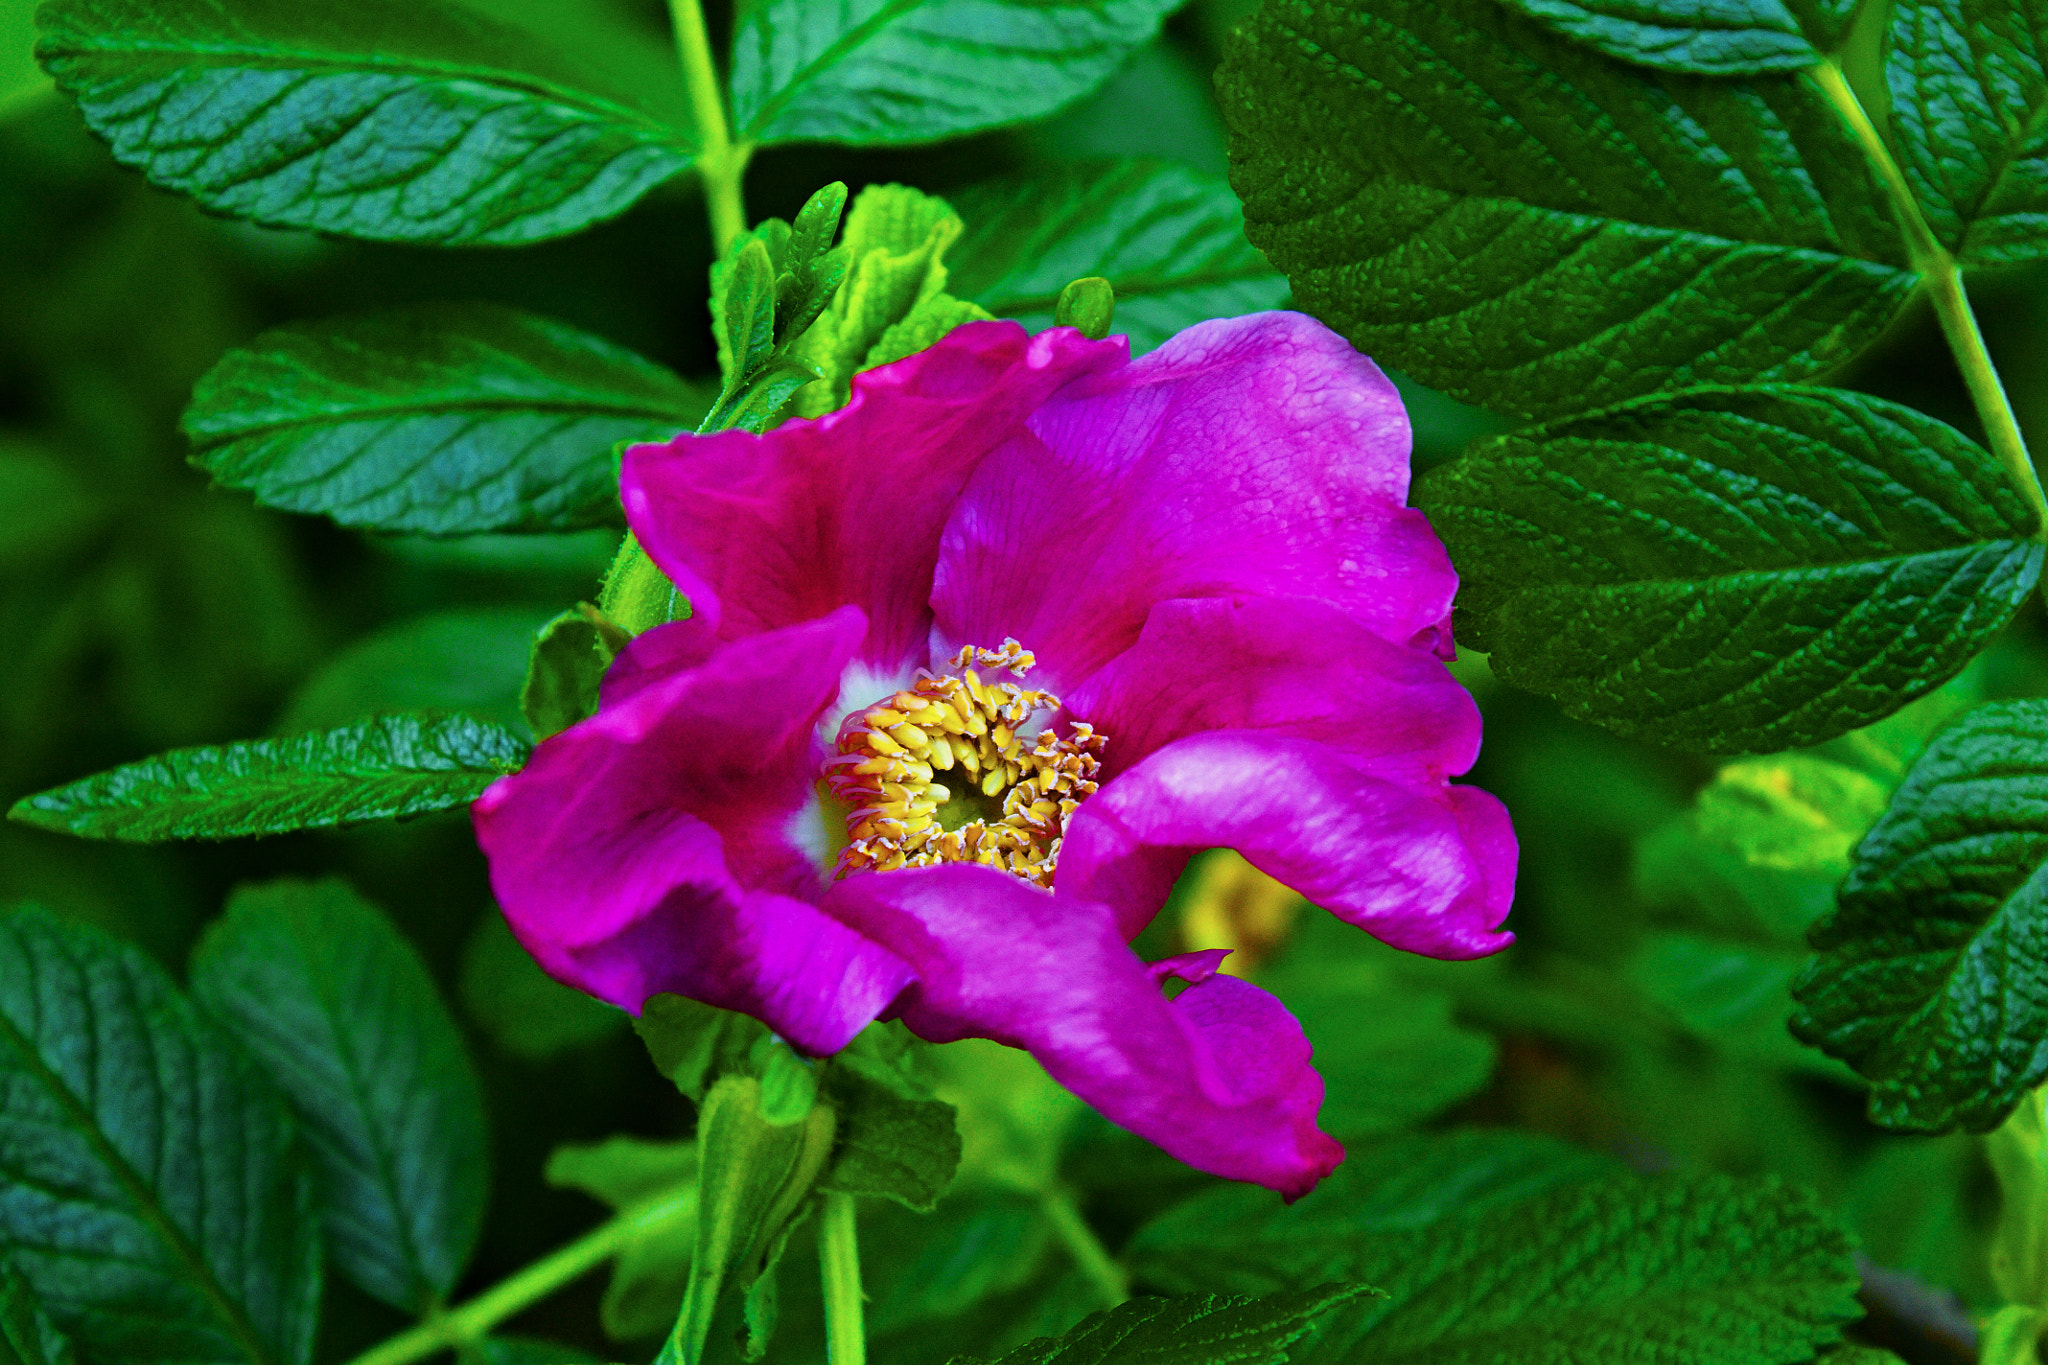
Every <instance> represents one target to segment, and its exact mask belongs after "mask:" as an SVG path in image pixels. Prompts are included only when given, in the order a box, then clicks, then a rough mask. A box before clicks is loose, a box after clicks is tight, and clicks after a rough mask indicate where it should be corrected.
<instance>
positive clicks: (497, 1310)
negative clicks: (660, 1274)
mask: <svg viewBox="0 0 2048 1365" xmlns="http://www.w3.org/2000/svg"><path fill="white" fill-rule="evenodd" d="M694 1194H695V1191H694V1190H691V1191H690V1192H688V1193H685V1194H678V1195H676V1196H675V1197H674V1198H670V1199H662V1200H657V1201H655V1202H653V1203H649V1204H643V1205H641V1206H640V1207H639V1208H635V1209H629V1210H627V1211H626V1212H624V1213H622V1214H620V1215H619V1216H618V1217H616V1218H613V1219H612V1220H611V1221H609V1222H606V1223H602V1224H599V1225H598V1226H597V1227H595V1228H593V1229H591V1230H590V1231H589V1232H586V1233H584V1234H583V1235H582V1236H581V1237H578V1238H577V1239H576V1240H575V1241H573V1242H571V1243H569V1244H568V1245H567V1246H564V1247H560V1248H558V1249H556V1250H555V1251H552V1252H550V1253H549V1254H548V1255H546V1256H543V1257H542V1258H541V1259H540V1260H538V1261H535V1262H534V1263H533V1264H532V1265H530V1266H528V1267H526V1269H524V1270H522V1271H519V1272H518V1273H517V1274H515V1275H513V1276H511V1277H510V1278H509V1279H505V1280H501V1281H500V1282H498V1283H497V1284H495V1285H493V1286H492V1287H491V1288H489V1289H487V1290H485V1291H484V1292H483V1293H481V1294H479V1295H477V1296H476V1297H475V1298H473V1299H471V1300H470V1301H469V1302H468V1303H466V1304H464V1305H462V1307H460V1308H456V1309H453V1310H451V1311H449V1312H446V1313H441V1314H438V1315H436V1316H434V1317H431V1318H429V1319H427V1320H426V1321H425V1322H422V1323H421V1324H420V1325H419V1326H417V1327H414V1328H412V1329H411V1330H409V1331H405V1332H400V1333H399V1334H398V1335H397V1336H395V1337H392V1338H390V1339H389V1340H387V1341H384V1342H382V1343H380V1344H378V1345H376V1346H373V1347H371V1348H370V1349H369V1350H367V1351H365V1352H363V1353H362V1354H361V1355H359V1356H357V1357H356V1358H355V1359H354V1360H352V1361H350V1362H349V1363H348V1365H407V1362H409V1361H414V1360H421V1359H424V1358H425V1357H427V1356H430V1355H432V1354H434V1353H435V1352H436V1351H442V1350H447V1349H448V1348H450V1347H454V1346H460V1345H462V1344H464V1343H466V1342H471V1341H476V1340H478V1339H479V1338H481V1337H482V1336H483V1335H484V1334H485V1333H487V1332H489V1331H490V1330H491V1328H493V1327H495V1326H497V1325H498V1324H499V1323H500V1322H502V1321H504V1320H505V1319H506V1318H509V1317H511V1316H512V1315H513V1314H514V1313H517V1312H519V1311H520V1310H521V1309H523V1308H526V1307H528V1306H529V1305H531V1304H534V1303H537V1302H539V1301H540V1300H541V1299H544V1298H546V1297H547V1296H548V1295H549V1294H552V1293H554V1292H555V1291H556V1290H557V1289H560V1288H561V1287H562V1286H563V1285H565V1284H568V1283H569V1282H570V1281H571V1280H574V1279H576V1278H577V1277H579V1276H581V1275H583V1274H586V1273H587V1272H589V1271H591V1270H595V1269H596V1268H597V1267H598V1266H600V1265H603V1264H604V1263H605V1262H606V1261H608V1260H610V1259H611V1258H612V1257H614V1256H616V1255H618V1254H619V1252H620V1251H622V1250H624V1248H625V1246H626V1244H627V1243H628V1242H630V1241H631V1240H632V1239H633V1237H634V1236H635V1234H637V1233H639V1232H640V1231H642V1230H643V1229H645V1228H646V1227H648V1226H650V1225H652V1224H654V1223H658V1222H660V1221H661V1220H663V1219H665V1218H670V1217H673V1216H674V1215H675V1211H676V1203H677V1201H678V1200H683V1199H688V1198H691V1197H693V1196H694Z"/></svg>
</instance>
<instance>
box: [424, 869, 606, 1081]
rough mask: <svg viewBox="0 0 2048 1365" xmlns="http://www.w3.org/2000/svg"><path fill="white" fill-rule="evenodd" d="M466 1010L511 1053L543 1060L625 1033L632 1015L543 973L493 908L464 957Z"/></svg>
mask: <svg viewBox="0 0 2048 1365" xmlns="http://www.w3.org/2000/svg"><path fill="white" fill-rule="evenodd" d="M460 989H461V993H462V1004H463V1008H464V1009H466V1010H468V1011H469V1016H470V1018H472V1019H474V1020H475V1021H476V1022H477V1023H478V1024H480V1025H482V1026H483V1028H484V1030H485V1031H486V1032H488V1033H489V1034H490V1035H491V1036H492V1037H493V1038H495V1039H496V1040H497V1041H498V1043H499V1044H500V1045H502V1046H503V1047H504V1049H505V1050H506V1051H507V1052H510V1053H512V1054H513V1055H514V1056H518V1057H523V1058H525V1059H527V1060H528V1061H545V1060H547V1059H548V1058H550V1057H553V1056H556V1055H557V1054H559V1053H562V1052H565V1051H567V1050H568V1049H570V1048H573V1047H577V1046H580V1045H582V1044H584V1043H592V1042H596V1041H597V1040H598V1039H600V1038H606V1037H609V1036H611V1035H612V1034H614V1033H617V1032H618V1031H620V1030H621V1029H623V1028H625V1027H626V1025H627V1023H628V1022H630V1020H631V1018H632V1016H631V1015H629V1014H627V1013H626V1012H625V1011H624V1010H620V1009H615V1008H613V1007H612V1006H610V1005H607V1004H605V1003H604V1002H603V1001H601V1000H595V999H592V998H591V997H590V996H587V995H585V994H584V993H583V992H582V991H579V990H572V989H571V988H570V987H568V986H564V985H563V984H561V983H560V982H559V981H556V980H554V979H553V978H552V977H550V976H549V975H548V974H547V973H546V972H544V971H542V970H541V969H540V964H539V963H537V962H535V961H534V960H533V958H532V957H531V956H530V955H529V954H528V953H527V951H526V949H524V948H522V947H520V946H519V941H518V940H517V939H515V938H513V937H512V931H511V930H510V929H507V928H506V927H505V917H504V916H503V915H501V914H499V913H498V911H497V909H496V908H495V907H493V908H492V909H490V910H489V911H487V912H486V913H485V916H484V921H483V923H481V924H479V925H478V926H477V928H476V932H475V933H473V934H471V935H470V939H469V943H468V944H467V946H465V947H464V949H463V953H462V979H461V988H460Z"/></svg>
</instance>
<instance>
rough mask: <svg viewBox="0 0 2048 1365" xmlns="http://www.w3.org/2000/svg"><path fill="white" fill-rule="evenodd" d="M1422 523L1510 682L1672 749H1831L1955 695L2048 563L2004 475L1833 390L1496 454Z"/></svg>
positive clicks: (1459, 477)
mask: <svg viewBox="0 0 2048 1365" xmlns="http://www.w3.org/2000/svg"><path fill="white" fill-rule="evenodd" d="M1417 502H1418V505H1420V506H1421V507H1423V508H1424V509H1425V510H1426V511H1427V512H1428V513H1429V516H1430V521H1431V523H1432V524H1433V525H1434V526H1435V527H1436V529H1437V531H1438V533H1439V534H1441V535H1442V536H1443V537H1444V540H1445V542H1446V544H1447V545H1448V546H1449V547H1450V551H1451V558H1452V560H1453V561H1454V562H1455V563H1456V564H1457V566H1458V571H1459V574H1460V576H1461V578H1462V579H1463V583H1462V586H1461V593H1460V598H1459V604H1458V605H1459V623H1460V630H1461V636H1462V638H1464V639H1466V640H1469V641H1470V643H1471V644H1473V645H1474V646H1475V647H1477V648H1479V649H1484V650H1490V651H1491V656H1490V661H1491V664H1492V667H1493V670H1494V672H1495V673H1496V674H1498V675H1499V676H1500V677H1501V678H1502V679H1503V680H1504V681H1507V682H1511V683H1514V684H1516V685H1517V686H1521V687H1527V688H1530V689H1532V690H1535V691H1540V692H1544V693H1547V694H1548V695H1550V696H1553V697H1555V698H1557V699H1558V701H1559V702H1560V703H1561V704H1562V705H1563V706H1564V708H1565V710H1566V711H1567V712H1569V713H1570V714H1572V715H1574V716H1577V717H1580V718H1582V719H1586V720H1592V721H1595V722H1597V723H1599V724H1601V725H1605V726H1607V727H1608V728H1609V729H1612V730H1615V731H1617V732H1618V733H1620V734H1623V735H1628V736H1631V737H1640V738H1643V739H1647V740H1650V741H1652V742H1654V743H1660V744H1668V745H1673V746H1678V747H1684V748H1693V749H1705V750H1710V751H1722V752H1727V751H1743V750H1750V751H1769V750H1774V749H1782V748H1787V747H1789V746H1792V745H1801V744H1813V743H1818V742H1819V741H1821V740H1824V739H1828V738H1830V737H1832V736H1834V735H1838V734H1841V733H1842V732H1843V731H1845V730H1849V729H1852V728H1854V727H1856V726H1859V725H1866V724H1868V723H1870V722H1871V721H1873V720H1876V719H1878V718H1879V717H1881V716H1883V715H1885V714H1886V713H1888V712H1890V711H1893V710H1896V709H1897V708H1898V707H1899V706H1901V705H1903V704H1904V703H1906V702H1908V701H1910V700H1912V699H1913V698H1914V697H1916V696H1918V695H1920V694H1921V693H1923V692H1926V691H1928V690H1930V689H1932V688H1934V687H1936V686H1938V685H1939V684H1940V683H1942V682H1943V681H1945V680H1946V679H1947V678H1949V677H1950V676H1952V675H1953V674H1954V673H1955V672H1957V670H1959V669H1961V668H1962V666H1963V665H1964V664H1966V663H1967V662H1969V660H1970V658H1971V656H1973V655H1974V654H1976V653H1977V651H1978V650H1980V649H1982V648H1983V647H1984V644H1985V642H1986V641H1987V640H1989V639H1990V638H1991V636H1992V635H1994V634H1995V633H1996V632H1997V631H1998V630H2000V629H2001V628H2002V627H2003V626H2004V625H2005V623H2006V622H2007V621H2008V620H2010V619H2011V617H2012V614H2013V612H2014V611H2016V610H2017V609H2018V608H2019V605H2020V603H2022V602H2023V601H2025V600H2026V596H2027V593H2028V592H2029V591H2031V589H2032V588H2033V586H2034V583H2035V581H2036V579H2037V578H2038V577H2039V575H2040V571H2041V547H2040V546H2039V545H2038V544H2036V543H2035V542H2033V541H2032V539H2031V538H2030V537H2031V534H2032V528H2031V526H2030V525H2029V524H2028V518H2027V515H2026V512H2025V510H2024V508H2023V507H2022V506H2021V504H2020V502H2019V500H2018V498H2017V496H2016V495H2015V494H2014V493H2013V492H2012V491H2011V489H2010V488H2009V487H2008V485H2007V484H2006V481H2005V479H2004V478H2003V476H2002V475H2001V474H2000V472H1999V470H1998V468H1997V466H1996V465H1995V464H1994V463H1993V462H1992V460H1991V458H1990V456H1989V455H1987V454H1986V453H1985V452H1984V451H1982V450H1980V449H1979V448H1978V447H1977V446H1975V445H1973V444H1972V443H1971V442H1969V441H1968V440H1966V439H1964V438H1963V437H1962V436H1961V435H1960V434H1959V433H1957V432H1955V431H1953V430H1952V429H1950V428H1949V427H1946V426H1944V425H1942V424H1941V423H1939V422H1936V421H1934V420H1933V419H1932V418H1929V417H1925V416H1922V415H1921V414H1919V413H1917V412H1914V411H1912V410H1911V409H1908V408H1903V407H1900V406H1898V405H1896V404H1892V403H1886V402H1882V401H1880V400H1878V399H1874V398H1867V397H1864V396H1862V395H1859V394H1851V393H1846V392H1843V391H1840V390H1833V389H1807V388H1796V387H1792V386H1789V385H1787V386H1768V387H1759V388H1752V389H1699V390H1693V391H1691V392H1688V393H1682V394H1676V395H1672V396H1669V397H1662V398H1655V399H1646V400H1643V401H1641V402H1638V403H1634V404H1629V405H1625V406H1623V407H1619V408H1615V409H1611V410H1609V411H1607V412H1603V413H1594V414H1591V415H1589V416H1586V417H1581V418H1575V419H1569V420H1565V421H1560V422H1556V423H1553V424H1551V425H1549V426H1545V427H1536V428H1531V429H1529V430H1525V431H1519V432H1514V433H1512V434H1510V435H1507V436H1501V437H1495V438H1492V439H1489V440H1485V441H1482V442H1480V443H1478V444H1477V445H1475V446H1473V447H1472V448H1471V449H1470V450H1469V451H1468V452H1467V453H1466V454H1465V455H1464V456H1463V457H1462V458H1461V459H1459V460H1457V461H1455V462H1453V463H1452V464H1449V465H1445V466H1442V467H1440V468H1438V469H1436V470H1433V471H1431V473H1430V474H1429V475H1428V476H1426V477H1425V479H1424V480H1423V481H1422V485H1421V487H1420V488H1419V489H1418V494H1417Z"/></svg>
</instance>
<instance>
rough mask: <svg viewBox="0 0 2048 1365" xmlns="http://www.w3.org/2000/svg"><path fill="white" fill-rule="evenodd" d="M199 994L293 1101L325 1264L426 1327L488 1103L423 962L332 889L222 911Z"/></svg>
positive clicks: (244, 901) (476, 1172)
mask: <svg viewBox="0 0 2048 1365" xmlns="http://www.w3.org/2000/svg"><path fill="white" fill-rule="evenodd" d="M192 993H193V995H194V996H195V997H196V998H197V999H198V1001H199V1003H200V1004H202V1005H204V1006H205V1007H206V1008H207V1009H208V1010H210V1011H211V1012H212V1014H213V1016H214V1017H215V1018H216V1019H219V1020H220V1021H222V1022H223V1023H225V1024H226V1025H227V1026H228V1028H229V1030H230V1031H231V1032H233V1033H234V1034H235V1035H236V1037H238V1038H239V1039H240V1040H241V1042H242V1044H243V1046H245V1047H246V1048H248V1049H249V1052H250V1055H252V1056H253V1057H255V1058H256V1061H257V1063H258V1065H260V1066H262V1067H263V1069H264V1070H265V1071H268V1072H269V1073H270V1076H271V1079H272V1080H274V1081H276V1082H277V1085H278V1088H279V1089H281V1090H283V1091H284V1093H285V1094H286V1095H287V1096H288V1097H289V1098H290V1099H291V1101H292V1104H293V1106H294V1107H295V1108H296V1109H297V1111H298V1115H299V1119H300V1124H301V1127H302V1129H303V1131H304V1132H305V1134H306V1137H307V1141H308V1145H309V1147H310V1149H311V1151H312V1155H313V1166H314V1174H315V1176H316V1177H317V1179H318V1181H319V1187H320V1195H321V1199H320V1215H321V1219H320V1221H321V1229H322V1231H323V1232H324V1233H325V1234H326V1236H327V1245H328V1249H329V1252H330V1254H331V1255H332V1257H333V1260H334V1264H335V1266H336V1267H337V1268H339V1269H340V1270H341V1272H342V1273H343V1274H345V1275H347V1276H348V1277H349V1278H350V1279H351V1280H354V1281H355V1282H356V1283H357V1284H358V1285H360V1286H361V1287H362V1288H363V1289H364V1290H365V1291H367V1292H368V1293H370V1294H372V1295H375V1296H376V1297H377V1298H380V1299H382V1300H384V1301H385V1302H386V1303H389V1304H391V1305H393V1306H394V1307H398V1308H405V1309H410V1310H411V1311H413V1312H415V1313H423V1312H426V1311H427V1310H429V1309H430V1308H432V1307H434V1306H436V1305H438V1304H441V1303H443V1302H445V1301H446V1299H447V1297H448V1294H449V1292H450V1291H451V1290H452V1289H453V1288H454V1287H455V1281H456V1278H457V1277H458V1276H459V1275H460V1274H461V1273H462V1268H463V1265H464V1264H465V1263H466V1262H467V1261H468V1259H469V1253H470V1249H471V1248H472V1247H473V1246H475V1244H476V1238H477V1233H478V1230H479V1229H480V1228H481V1227H482V1225H483V1212H484V1200H485V1197H486V1195H487V1193H488V1190H489V1176H488V1174H487V1172H488V1170H489V1166H490V1134H489V1130H488V1126H487V1125H486V1123H485V1121H484V1110H483V1091H482V1087H481V1085H480V1084H479V1083H478V1081H477V1076H476V1072H475V1070H474V1069H473V1068H472V1067H471V1066H470V1062H469V1058H468V1056H467V1055H466V1054H465V1053H464V1052H463V1048H462V1037H461V1035H460V1034H459V1033H457V1032H456V1029H455V1021H454V1020H453V1019H451V1018H450V1017H449V1016H448V1011H447V1010H446V1009H445V1008H444V1007H443V1006H442V1004H441V1000H440V997H439V996H438V995H437V994H436V993H435V991H434V983H433V980H432V978H431V977H429V976H428V975H427V969H426V966H425V964H424V963H422V962H421V961H420V959H419V954H418V953H416V952H415V951H414V950H413V948H412V945H411V944H409V943H407V942H406V941H405V939H404V937H403V936H401V935H400V934H399V933H398V931H397V930H395V929H393V928H392V926H391V924H390V922H389V921H388V920H386V919H385V918H384V916H383V914H382V913H381V912H380V911H379V910H377V908H376V907H374V906H372V905H370V904H369V903H367V902H365V901H364V900H363V899H362V898H360V897H359V896H357V895H356V894H355V893H354V892H353V891H351V890H350V889H349V888H348V886H347V884H345V883H343V882H340V881H324V882H290V881H284V882H267V883H265V884H263V885H260V886H245V887H242V888H240V889H239V890H237V891H236V892H235V894H234V895H233V896H232V897H230V898H229V900H228V907H227V912H226V914H225V915H223V916H222V917H221V919H220V920H218V921H217V922H215V923H214V925H213V926H212V927H211V928H210V929H208V930H207V932H206V936H205V937H204V938H202V939H201V940H200V942H199V946H198V948H197V949H196V950H195V951H194V953H193V957H192Z"/></svg>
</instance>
